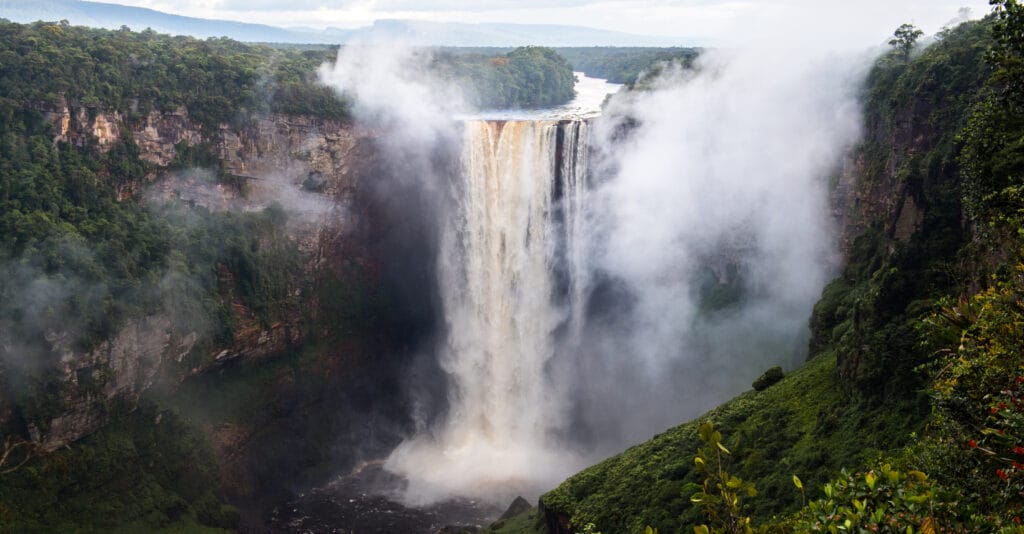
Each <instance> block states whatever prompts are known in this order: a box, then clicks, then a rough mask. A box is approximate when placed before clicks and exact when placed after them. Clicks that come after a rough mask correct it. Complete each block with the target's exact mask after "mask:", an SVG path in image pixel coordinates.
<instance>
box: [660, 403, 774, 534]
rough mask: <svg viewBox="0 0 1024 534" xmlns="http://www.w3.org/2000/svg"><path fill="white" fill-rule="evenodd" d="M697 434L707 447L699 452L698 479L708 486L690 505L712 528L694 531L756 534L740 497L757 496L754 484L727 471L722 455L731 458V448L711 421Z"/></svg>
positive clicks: (699, 528)
mask: <svg viewBox="0 0 1024 534" xmlns="http://www.w3.org/2000/svg"><path fill="white" fill-rule="evenodd" d="M697 433H698V434H699V435H700V441H701V442H702V443H703V444H704V445H705V446H706V448H698V449H697V456H696V457H694V459H693V463H694V465H696V466H697V472H698V476H702V477H704V484H703V485H702V486H701V490H700V491H698V492H697V493H694V494H693V496H691V497H690V502H691V503H693V504H694V506H697V507H700V508H701V510H703V512H704V514H705V515H706V516H707V519H708V522H709V523H710V526H708V525H698V526H696V527H694V528H693V531H694V532H695V533H697V534H709V533H713V534H739V533H741V532H742V533H747V534H750V533H751V532H753V529H752V528H751V526H750V517H749V516H744V515H743V511H742V510H743V507H742V505H741V504H740V498H741V497H742V496H744V495H745V496H747V497H754V496H756V495H757V490H756V489H755V488H754V485H753V484H751V483H750V482H744V481H743V480H742V479H740V478H739V477H736V476H734V475H731V474H729V472H728V471H726V470H725V468H724V465H723V461H722V456H723V455H725V456H728V455H729V449H726V448H725V446H724V445H722V433H721V432H718V431H716V430H715V428H714V425H713V424H712V423H711V421H706V422H704V423H702V424H701V425H700V428H699V429H698V431H697ZM649 528H650V527H648V529H649Z"/></svg>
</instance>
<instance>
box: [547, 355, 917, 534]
mask: <svg viewBox="0 0 1024 534" xmlns="http://www.w3.org/2000/svg"><path fill="white" fill-rule="evenodd" d="M835 365H836V359H835V357H834V356H832V355H822V356H820V357H818V358H816V359H814V360H812V361H810V362H808V363H807V364H806V365H805V366H804V367H802V368H800V369H797V370H795V371H793V372H791V373H789V374H787V375H786V377H785V378H784V379H782V380H781V381H780V382H778V383H777V384H775V385H774V386H772V387H770V388H768V389H766V390H764V391H762V392H753V391H751V392H748V393H744V394H743V395H740V396H738V397H736V398H735V399H733V400H731V401H729V402H727V403H725V404H723V405H721V406H719V407H718V408H716V409H715V410H712V411H711V412H709V413H707V414H705V415H704V416H702V417H701V420H705V419H710V420H714V421H715V426H716V429H717V430H718V431H720V432H722V433H723V434H724V435H725V436H726V438H725V441H724V442H723V443H722V444H723V445H724V446H725V447H726V448H728V449H729V450H730V451H732V455H731V458H732V463H731V465H732V466H733V467H732V470H733V471H735V472H736V473H740V474H742V476H743V478H744V480H748V481H750V482H751V483H753V484H755V485H756V487H757V489H758V494H757V496H755V497H750V498H749V499H748V500H747V501H746V504H745V506H748V507H749V508H747V509H745V511H744V513H745V514H746V515H750V516H751V517H753V518H755V520H758V519H760V520H762V521H764V520H767V519H769V518H771V517H772V516H776V515H778V516H781V515H784V514H787V513H792V512H795V511H796V510H798V509H799V508H800V506H801V500H800V496H798V495H796V494H794V492H793V490H792V488H793V482H792V473H799V474H800V477H801V478H802V479H803V481H804V483H805V484H806V485H807V487H809V488H814V487H818V486H820V485H822V484H824V483H825V482H827V481H828V480H830V479H831V478H832V477H833V476H834V474H835V473H837V472H838V471H839V469H840V468H841V467H842V466H843V465H859V464H863V463H866V462H868V461H870V460H871V459H873V458H875V457H876V456H877V455H878V454H880V453H881V452H882V451H889V450H896V449H899V448H900V447H902V446H904V445H905V444H906V443H907V433H908V432H911V431H913V430H915V429H918V428H920V425H921V420H922V416H921V415H920V414H919V413H917V412H916V411H915V409H916V407H911V408H908V407H907V406H904V405H900V404H891V405H887V406H885V405H883V406H876V405H872V404H868V403H860V402H855V401H851V400H850V399H849V398H847V397H846V396H845V395H844V394H843V393H842V388H841V387H840V386H841V382H840V380H839V379H838V378H837V377H836V374H835V371H834V370H835ZM700 444H701V441H700V436H699V423H698V422H696V421H694V422H690V423H687V424H684V425H680V426H678V427H675V428H671V429H669V430H667V431H665V432H664V433H662V434H659V435H657V436H655V437H654V438H652V439H651V440H650V441H647V442H645V443H642V444H640V445H637V446H635V447H633V448H631V449H629V450H627V451H625V452H623V453H621V454H619V455H616V456H613V457H611V458H609V459H607V460H605V461H603V462H601V463H599V464H597V465H594V466H592V467H590V468H588V469H585V470H583V471H581V472H579V473H577V474H576V475H574V476H572V477H570V478H569V479H568V480H566V481H565V482H563V483H562V484H561V485H560V486H559V487H557V488H555V489H554V490H552V491H550V492H548V493H546V494H544V495H543V496H542V497H541V500H542V501H543V503H544V508H545V509H547V510H550V511H551V512H552V513H564V514H566V515H567V516H568V517H569V518H570V522H571V524H572V526H573V527H574V528H582V526H583V525H586V524H587V523H594V524H595V525H597V527H598V528H599V529H600V530H602V531H604V532H622V533H637V534H639V533H641V532H643V529H644V527H645V526H646V525H650V526H652V527H656V528H658V529H659V530H660V531H661V532H665V533H674V532H686V533H687V534H689V533H690V532H692V528H691V527H692V526H694V525H698V524H701V523H703V522H705V521H706V517H704V516H703V515H702V514H701V513H700V509H698V508H695V507H694V506H693V505H692V504H691V503H690V501H689V496H690V495H693V494H694V493H696V492H697V491H699V490H700V488H701V487H702V483H703V480H704V478H702V477H700V476H699V474H698V472H697V470H696V468H695V465H694V454H693V451H694V450H696V449H697V448H698V447H699V446H700ZM780 466H783V467H784V469H780Z"/></svg>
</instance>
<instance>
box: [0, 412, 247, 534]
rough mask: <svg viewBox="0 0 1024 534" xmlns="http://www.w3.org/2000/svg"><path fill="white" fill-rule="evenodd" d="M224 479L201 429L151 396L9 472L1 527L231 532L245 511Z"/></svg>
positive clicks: (1, 488) (1, 489)
mask: <svg viewBox="0 0 1024 534" xmlns="http://www.w3.org/2000/svg"><path fill="white" fill-rule="evenodd" d="M218 486H219V484H218V473H217V469H216V465H215V464H214V463H213V461H212V453H211V450H210V444H209V443H208V442H207V441H206V440H205V439H204V438H203V437H202V436H201V435H200V434H199V433H197V432H196V431H195V430H194V429H193V428H191V427H190V426H189V425H187V424H186V423H185V422H184V421H183V420H182V419H180V418H179V417H178V416H177V415H176V414H175V413H173V412H168V411H163V410H159V409H157V408H156V407H154V406H153V405H151V404H143V405H142V406H141V407H139V408H138V409H137V410H135V411H133V412H129V411H128V410H127V407H123V406H122V407H118V408H115V415H114V417H113V421H112V422H111V424H109V425H108V426H107V427H105V428H104V429H102V430H100V431H99V432H97V433H96V434H94V435H93V436H91V437H89V438H86V439H85V440H82V441H80V442H78V443H76V444H75V446H74V447H72V448H70V449H65V450H60V451H57V452H56V453H53V454H52V455H49V456H46V457H45V458H42V459H38V460H35V461H32V462H30V463H29V464H28V465H26V466H25V467H23V468H22V469H19V470H18V471H16V472H14V473H11V474H8V475H6V476H5V477H4V478H3V483H2V484H0V530H2V531H4V532H101V531H102V532H111V531H125V532H131V531H135V532H140V531H164V530H176V529H182V528H188V529H189V530H192V531H195V532H223V531H224V530H221V529H233V528H235V527H236V526H237V522H238V513H237V511H235V510H234V509H233V508H231V507H229V506H226V505H224V504H222V503H221V500H220V497H219V496H218V495H217V493H216V488H217V487H218ZM204 527H205V528H204Z"/></svg>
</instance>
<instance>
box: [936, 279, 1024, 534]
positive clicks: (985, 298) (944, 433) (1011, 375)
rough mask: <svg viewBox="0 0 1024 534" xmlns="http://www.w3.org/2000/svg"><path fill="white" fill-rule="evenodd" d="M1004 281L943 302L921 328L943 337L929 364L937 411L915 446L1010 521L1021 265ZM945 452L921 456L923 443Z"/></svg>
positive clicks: (1022, 475) (1022, 435)
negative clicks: (924, 438)
mask: <svg viewBox="0 0 1024 534" xmlns="http://www.w3.org/2000/svg"><path fill="white" fill-rule="evenodd" d="M1019 269H1022V270H1021V271H1018V274H1017V275H1016V276H1015V277H1013V278H1011V279H1010V280H1007V281H1004V282H1002V283H1000V284H998V285H996V286H994V287H991V288H989V289H987V290H985V291H982V292H980V293H978V294H977V295H975V296H974V297H972V298H971V299H970V300H963V301H960V302H958V303H957V304H955V305H954V304H949V305H948V306H947V307H945V308H944V309H943V310H942V312H940V313H937V314H935V315H934V316H933V317H932V319H931V320H930V321H929V323H928V324H927V325H926V326H925V328H926V329H927V330H928V331H930V332H931V333H932V335H933V336H934V337H935V338H936V339H944V340H945V344H944V346H943V348H941V349H940V354H943V355H944V356H943V357H942V358H940V359H939V360H937V361H936V362H935V363H934V364H932V366H931V369H932V371H933V372H934V373H935V377H936V378H935V382H934V404H935V408H936V415H935V421H934V423H933V425H932V433H931V434H930V435H929V436H928V438H929V443H926V445H925V446H922V450H921V451H916V454H917V455H918V456H923V457H924V458H925V460H924V461H925V462H927V464H928V466H929V468H930V469H934V473H935V475H936V476H938V477H941V478H942V479H943V481H944V482H945V483H947V484H956V485H957V486H959V487H961V488H963V490H964V495H965V500H966V501H967V502H969V503H970V504H971V505H972V506H974V507H976V508H977V509H980V510H983V511H985V512H986V513H991V514H994V515H995V516H996V517H997V518H1000V519H1002V520H1004V521H1007V522H1009V521H1010V520H1011V519H1012V517H1013V516H1015V515H1018V514H1019V510H1020V509H1021V507H1022V506H1024V265H1022V266H1020V267H1019ZM929 445H931V446H933V447H941V448H943V449H945V452H944V453H943V454H927V453H929V452H931V451H929V449H928V446H929Z"/></svg>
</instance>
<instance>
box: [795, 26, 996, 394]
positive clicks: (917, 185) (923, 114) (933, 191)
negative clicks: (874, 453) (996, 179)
mask: <svg viewBox="0 0 1024 534" xmlns="http://www.w3.org/2000/svg"><path fill="white" fill-rule="evenodd" d="M990 30H991V26H990V21H982V22H969V23H965V24H962V25H960V26H958V27H956V28H954V29H952V30H950V31H949V32H948V33H947V35H946V37H945V38H944V39H942V40H941V41H939V42H937V43H935V44H933V45H932V46H929V47H928V48H927V49H925V50H923V51H922V52H921V53H920V54H918V55H916V56H915V57H913V58H912V59H911V60H909V61H903V60H900V61H892V57H891V56H886V57H883V58H882V59H881V60H880V61H879V62H878V63H877V64H876V65H875V67H874V68H873V69H872V71H871V72H870V74H869V76H868V85H867V89H866V99H867V102H866V105H865V116H866V128H867V135H866V139H865V141H864V143H863V144H862V146H861V147H860V148H859V158H861V160H862V161H863V167H864V174H863V175H862V176H861V177H860V179H859V180H858V182H857V184H856V186H855V187H856V188H857V193H856V194H857V197H858V199H863V200H864V201H870V202H878V199H879V198H888V202H889V203H890V206H892V205H895V206H896V207H897V209H899V211H896V212H895V213H892V212H891V211H885V212H878V211H867V212H864V213H855V214H854V215H853V216H854V217H860V218H863V219H864V221H863V223H864V227H865V231H864V233H863V234H862V235H860V236H858V237H857V238H856V239H855V240H854V243H853V246H852V247H851V249H850V251H849V255H848V262H847V265H846V266H845V267H844V269H843V272H842V273H841V274H840V276H839V277H837V278H836V280H834V281H833V282H832V283H830V284H829V286H828V287H826V289H825V291H824V293H823V295H822V299H821V301H819V303H818V304H817V305H816V306H815V309H814V313H813V315H812V318H811V328H812V333H813V338H812V344H811V349H812V350H811V353H812V354H815V353H817V352H819V351H821V350H826V349H830V350H834V351H835V352H836V353H837V354H838V355H839V372H840V373H841V374H842V375H843V376H844V377H845V378H847V379H848V381H849V382H848V383H849V386H850V389H851V391H852V392H854V393H856V394H857V395H860V396H864V397H866V398H872V399H876V400H881V399H885V398H889V397H903V398H904V399H906V397H907V396H908V393H909V394H912V392H914V391H916V390H919V389H920V388H921V387H922V386H923V385H924V384H923V377H922V376H920V375H918V374H916V373H914V372H913V369H914V368H916V367H917V366H918V365H920V364H922V363H925V362H927V361H928V359H929V354H928V352H927V351H922V350H921V349H920V347H921V345H922V343H924V342H925V341H926V340H925V339H923V338H922V337H921V334H920V332H919V331H918V330H917V328H916V325H917V324H918V323H919V322H920V321H921V319H922V318H924V317H926V316H927V315H928V314H929V313H930V312H931V311H932V310H933V309H934V302H935V300H936V299H938V298H941V297H942V296H944V295H948V294H950V293H955V292H957V291H959V290H960V288H961V287H963V286H965V285H967V284H968V283H969V282H970V280H971V277H972V273H970V272H969V271H967V270H966V269H964V267H963V264H965V263H968V262H969V258H970V257H971V254H970V253H969V252H968V250H969V244H970V240H971V236H970V234H969V232H967V231H966V229H965V228H964V227H963V224H962V220H963V218H962V209H961V202H960V199H961V186H962V181H961V179H960V169H959V166H958V155H959V144H958V142H957V139H958V134H959V132H960V131H961V129H962V128H963V127H964V125H965V124H966V123H967V120H968V117H969V116H970V114H971V108H972V106H973V105H974V104H975V103H976V102H977V101H978V99H979V98H980V96H979V94H980V93H981V91H982V87H983V85H984V83H985V81H986V80H987V78H988V76H989V72H990V69H989V67H988V66H987V65H986V64H985V62H984V61H983V59H984V57H985V53H986V50H987V49H988V47H989V46H990V45H991V42H992V38H991V35H990ZM893 170H895V172H893ZM880 207H881V206H880ZM883 209H886V210H892V209H893V208H892V207H884V208H883ZM905 210H912V211H911V213H914V212H916V213H917V214H918V215H917V216H918V217H919V221H920V224H918V225H916V227H915V228H913V230H912V231H910V232H906V233H904V234H899V233H898V232H897V228H896V224H895V222H894V221H895V220H896V219H897V218H898V217H897V216H902V215H903V214H902V211H905ZM890 217H891V219H890ZM921 407H922V409H923V404H922V405H921Z"/></svg>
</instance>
